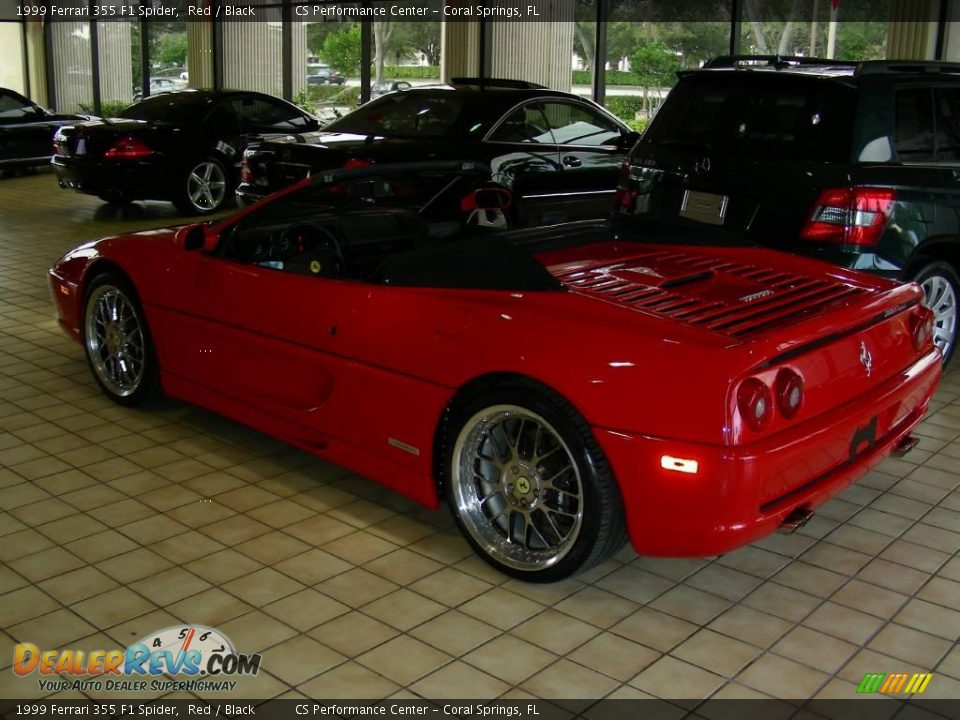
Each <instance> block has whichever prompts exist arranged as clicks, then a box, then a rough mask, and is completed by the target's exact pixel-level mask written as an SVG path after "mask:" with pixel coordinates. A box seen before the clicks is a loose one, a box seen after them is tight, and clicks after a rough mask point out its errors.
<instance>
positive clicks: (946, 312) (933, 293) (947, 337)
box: [914, 261, 960, 363]
mask: <svg viewBox="0 0 960 720" xmlns="http://www.w3.org/2000/svg"><path fill="white" fill-rule="evenodd" d="M914 281H915V282H917V283H919V284H920V287H921V288H922V289H923V298H924V300H923V303H924V305H926V306H927V307H928V308H930V309H931V310H932V311H933V342H934V344H935V345H936V346H937V347H938V348H940V352H941V353H943V361H944V363H947V362H949V360H950V357H951V356H952V355H953V352H954V350H955V349H956V345H957V329H958V311H957V303H958V298H960V280H958V278H957V273H956V271H955V270H954V269H953V268H952V267H951V266H950V265H949V264H947V263H945V262H942V261H937V262H932V263H930V264H929V265H926V266H925V267H924V268H923V269H921V270H920V272H918V273H917V274H916V275H915V276H914Z"/></svg>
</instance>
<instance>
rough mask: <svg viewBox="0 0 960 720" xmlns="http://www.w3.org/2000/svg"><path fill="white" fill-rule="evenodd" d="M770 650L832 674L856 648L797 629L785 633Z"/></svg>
mask: <svg viewBox="0 0 960 720" xmlns="http://www.w3.org/2000/svg"><path fill="white" fill-rule="evenodd" d="M771 650H772V651H773V652H775V653H777V654H778V655H783V656H784V657H788V658H790V659H791V660H795V661H797V662H799V663H803V664H804V665H807V666H809V667H812V668H815V669H817V670H820V671H822V672H826V673H831V674H832V673H835V672H836V671H837V670H838V669H839V668H840V667H841V666H842V665H843V664H844V663H845V662H846V661H847V660H848V659H849V658H850V657H852V656H853V654H854V653H855V652H856V651H857V646H856V645H854V644H852V643H848V642H846V641H844V640H840V639H838V638H835V637H832V636H830V635H826V634H824V633H821V632H818V631H816V630H811V629H810V628H805V627H798V628H794V629H793V630H791V631H790V632H789V633H787V635H786V636H785V637H784V638H783V639H782V640H781V641H780V642H778V643H777V644H776V645H774V646H773V647H772V648H771Z"/></svg>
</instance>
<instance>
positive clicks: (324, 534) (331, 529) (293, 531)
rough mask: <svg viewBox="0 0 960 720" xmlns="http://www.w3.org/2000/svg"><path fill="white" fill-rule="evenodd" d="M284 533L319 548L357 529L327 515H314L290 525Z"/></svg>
mask: <svg viewBox="0 0 960 720" xmlns="http://www.w3.org/2000/svg"><path fill="white" fill-rule="evenodd" d="M284 531H285V532H287V533H289V534H290V535H292V536H294V537H296V538H299V539H300V540H303V541H304V542H306V543H308V544H310V545H314V546H317V547H319V546H322V545H326V544H327V543H329V542H330V541H332V540H336V539H337V538H340V537H343V536H344V535H349V534H351V533H353V532H355V531H356V528H355V527H354V526H353V525H349V524H347V523H345V522H342V521H340V520H337V519H336V518H332V517H329V516H327V515H314V516H313V517H309V518H307V519H305V520H300V521H299V522H295V523H293V524H292V525H288V526H287V527H285V528H284Z"/></svg>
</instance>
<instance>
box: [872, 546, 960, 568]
mask: <svg viewBox="0 0 960 720" xmlns="http://www.w3.org/2000/svg"><path fill="white" fill-rule="evenodd" d="M880 557H882V558H883V559H885V560H890V561H891V562H895V563H898V564H900V565H905V566H906V567H909V568H915V569H917V570H920V571H921V572H926V573H933V572H936V571H937V569H938V568H939V567H940V566H941V565H943V563H945V562H946V561H947V560H949V559H950V555H949V554H947V553H945V552H940V551H938V550H933V549H931V548H927V547H923V546H922V545H917V544H915V543H911V542H908V541H906V540H897V541H895V542H893V543H891V544H890V546H889V547H887V548H886V549H885V550H884V551H883V552H882V553H881V554H880Z"/></svg>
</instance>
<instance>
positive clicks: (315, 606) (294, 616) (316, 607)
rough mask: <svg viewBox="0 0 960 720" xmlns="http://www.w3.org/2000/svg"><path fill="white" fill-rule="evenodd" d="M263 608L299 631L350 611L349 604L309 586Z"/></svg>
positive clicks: (304, 630)
mask: <svg viewBox="0 0 960 720" xmlns="http://www.w3.org/2000/svg"><path fill="white" fill-rule="evenodd" d="M263 609H264V610H265V611H266V612H268V613H270V614H271V615H273V616H274V617H276V618H278V619H279V620H282V621H283V622H285V623H287V624H288V625H292V626H293V627H295V628H296V629H297V630H299V631H300V632H306V631H307V630H309V629H310V628H313V627H316V626H317V625H320V624H321V623H325V622H327V621H328V620H330V619H331V618H335V617H337V616H338V615H343V614H344V613H347V612H349V611H350V608H349V606H347V605H344V604H343V603H341V602H338V601H336V600H334V599H333V598H330V597H327V596H326V595H324V594H323V593H320V592H317V591H316V590H311V589H309V588H307V589H304V590H301V591H299V592H296V593H293V594H292V595H288V596H287V597H285V598H283V599H282V600H277V601H276V602H272V603H270V604H269V605H267V606H266V607H264V608H263Z"/></svg>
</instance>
